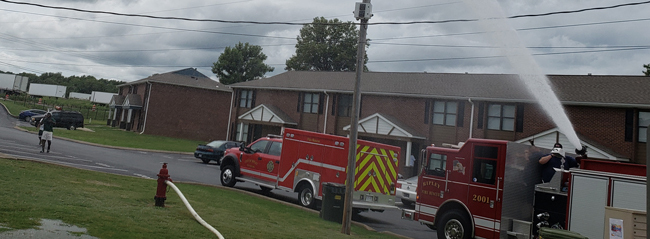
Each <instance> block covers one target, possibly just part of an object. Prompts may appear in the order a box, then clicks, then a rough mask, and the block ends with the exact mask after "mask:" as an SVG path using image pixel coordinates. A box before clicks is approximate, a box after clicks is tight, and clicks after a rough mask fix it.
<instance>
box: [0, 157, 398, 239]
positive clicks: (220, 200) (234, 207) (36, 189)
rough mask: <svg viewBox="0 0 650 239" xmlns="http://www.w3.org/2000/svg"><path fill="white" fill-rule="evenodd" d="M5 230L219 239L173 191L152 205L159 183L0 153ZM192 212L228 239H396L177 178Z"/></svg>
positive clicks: (0, 213)
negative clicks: (50, 226)
mask: <svg viewBox="0 0 650 239" xmlns="http://www.w3.org/2000/svg"><path fill="white" fill-rule="evenodd" d="M0 172H2V180H0V188H2V191H3V192H2V193H0V202H2V203H0V232H2V231H9V230H17V229H27V228H35V227H36V226H38V222H39V221H40V219H52V220H62V221H63V222H64V223H67V224H71V225H76V226H79V227H82V228H86V229H88V234H90V235H91V236H95V237H99V238H216V236H215V235H214V234H212V233H211V232H210V231H209V230H207V229H206V228H204V227H203V226H201V225H200V224H199V223H198V222H197V221H196V220H195V219H194V217H192V215H191V213H190V212H189V211H188V210H187V208H186V207H185V205H184V204H183V202H182V201H181V199H180V198H179V196H178V195H177V194H176V193H175V191H174V190H170V191H168V193H167V201H166V202H165V206H166V207H164V208H161V207H155V206H154V199H153V197H154V195H155V193H156V181H155V180H150V179H141V178H135V177H127V176H120V175H114V174H107V173H100V172H94V171H88V170H81V169H74V168H68V167H62V166H57V165H50V164H44V163H36V162H31V161H23V160H11V159H2V158H0ZM176 186H177V187H178V188H179V189H180V190H181V192H182V193H183V194H184V195H185V197H186V198H187V200H188V201H189V202H190V204H191V205H192V207H193V208H194V210H195V211H196V212H197V213H198V214H199V215H200V216H201V218H203V220H205V221H206V222H207V223H208V224H210V225H212V226H213V227H214V228H216V229H217V230H219V231H220V232H221V234H222V235H223V236H224V237H225V238H394V237H393V236H391V235H387V234H382V233H377V232H372V231H367V230H365V229H363V228H361V227H358V226H355V225H353V226H352V235H344V234H341V233H340V229H341V225H340V224H337V223H333V222H329V221H325V220H322V219H320V218H319V216H318V214H316V213H313V212H308V211H305V210H303V209H301V208H296V207H293V206H289V205H285V204H282V203H278V202H274V201H269V200H268V199H266V198H260V197H257V196H253V195H249V194H245V193H240V192H237V191H234V190H229V189H224V188H218V187H211V186H203V185H193V184H183V183H177V184H176Z"/></svg>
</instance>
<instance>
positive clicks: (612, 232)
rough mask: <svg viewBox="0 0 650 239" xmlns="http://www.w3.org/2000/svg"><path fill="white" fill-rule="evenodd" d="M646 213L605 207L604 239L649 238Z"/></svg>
mask: <svg viewBox="0 0 650 239" xmlns="http://www.w3.org/2000/svg"><path fill="white" fill-rule="evenodd" d="M646 225H647V218H646V212H644V211H637V210H629V209H624V208H615V207H605V225H604V227H605V228H604V229H605V232H604V234H603V238H604V239H644V238H647V235H648V234H647V231H646Z"/></svg>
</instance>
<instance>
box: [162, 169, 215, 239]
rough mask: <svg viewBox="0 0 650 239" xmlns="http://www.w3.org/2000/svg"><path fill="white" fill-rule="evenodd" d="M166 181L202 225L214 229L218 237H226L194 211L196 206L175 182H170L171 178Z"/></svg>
mask: <svg viewBox="0 0 650 239" xmlns="http://www.w3.org/2000/svg"><path fill="white" fill-rule="evenodd" d="M165 183H166V184H167V185H168V186H170V187H171V188H173V189H174V191H176V193H177V194H178V196H180V197H181V200H182V201H183V203H185V207H187V210H189V211H190V213H192V216H194V218H195V219H196V220H197V221H198V222H199V223H201V225H203V226H204V227H206V228H207V229H208V230H210V231H212V232H213V233H214V234H215V235H217V237H219V239H224V237H223V236H222V235H221V233H219V231H217V229H214V227H212V226H210V224H208V223H207V222H205V221H204V220H203V219H202V218H201V217H200V216H199V214H197V213H196V211H194V208H192V205H190V203H189V202H187V199H185V196H183V193H182V192H181V190H179V189H178V188H177V187H176V185H174V183H172V182H170V181H169V180H165Z"/></svg>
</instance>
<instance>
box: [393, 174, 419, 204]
mask: <svg viewBox="0 0 650 239" xmlns="http://www.w3.org/2000/svg"><path fill="white" fill-rule="evenodd" d="M417 187H418V176H414V177H411V178H408V179H398V180H397V185H396V190H397V192H395V196H397V198H399V199H400V200H402V203H403V204H404V206H407V207H413V205H415V196H416V195H417V194H416V190H415V189H417Z"/></svg>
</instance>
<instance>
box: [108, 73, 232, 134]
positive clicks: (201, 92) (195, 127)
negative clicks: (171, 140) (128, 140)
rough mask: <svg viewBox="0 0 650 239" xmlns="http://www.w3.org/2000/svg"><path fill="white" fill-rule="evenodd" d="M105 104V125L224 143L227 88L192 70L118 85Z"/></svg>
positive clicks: (228, 96) (228, 95)
mask: <svg viewBox="0 0 650 239" xmlns="http://www.w3.org/2000/svg"><path fill="white" fill-rule="evenodd" d="M118 87H119V93H118V95H115V96H113V98H112V99H111V102H110V103H109V106H110V112H109V120H108V122H107V124H108V125H111V126H113V127H119V128H121V129H125V130H129V131H135V132H144V133H145V134H153V135H161V136H168V137H176V138H186V139H196V140H205V141H209V140H216V139H225V138H226V136H227V133H228V132H227V129H228V110H229V109H230V101H231V98H232V90H231V89H230V87H228V86H226V85H223V84H221V83H219V82H217V81H214V80H212V79H210V78H208V77H207V76H205V75H203V74H201V73H200V72H198V71H197V70H196V69H194V68H187V69H183V70H178V71H173V72H168V73H163V74H154V75H152V76H149V77H147V78H144V79H141V80H137V81H133V82H129V83H126V84H122V85H119V86H118Z"/></svg>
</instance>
